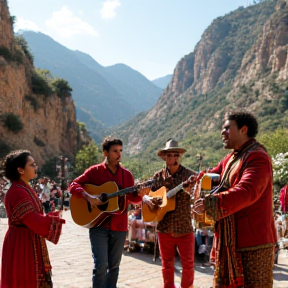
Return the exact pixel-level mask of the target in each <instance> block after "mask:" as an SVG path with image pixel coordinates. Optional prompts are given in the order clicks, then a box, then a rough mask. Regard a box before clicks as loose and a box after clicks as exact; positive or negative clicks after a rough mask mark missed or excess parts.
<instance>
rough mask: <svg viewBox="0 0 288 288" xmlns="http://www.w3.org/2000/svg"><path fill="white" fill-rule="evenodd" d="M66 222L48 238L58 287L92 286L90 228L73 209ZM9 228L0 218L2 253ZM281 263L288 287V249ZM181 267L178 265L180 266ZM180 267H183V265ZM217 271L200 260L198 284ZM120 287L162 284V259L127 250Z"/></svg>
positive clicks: (277, 280) (204, 287) (278, 269)
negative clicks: (75, 218)
mask: <svg viewBox="0 0 288 288" xmlns="http://www.w3.org/2000/svg"><path fill="white" fill-rule="evenodd" d="M63 218H64V219H66V225H64V226H63V232H62V235H61V238H60V241H59V243H58V244H57V245H54V244H52V243H50V242H48V241H47V245H48V249H49V255H50V260H51V264H52V267H53V268H52V271H53V282H54V288H88V287H91V274H92V267H93V261H92V256H91V249H90V242H89V238H88V229H85V228H82V227H80V226H77V225H75V224H74V222H73V220H72V219H71V214H70V211H64V212H63ZM6 230H7V219H3V218H0V253H1V251H2V242H3V239H4V236H5V233H6ZM280 252H281V253H280V255H279V258H278V263H279V264H278V265H275V269H274V286H273V287H275V288H284V287H285V288H287V287H288V252H286V250H285V251H284V250H281V251H280ZM0 264H1V263H0ZM176 265H178V263H176ZM176 268H177V266H176ZM179 269H180V268H179ZM212 277H213V271H212V269H211V268H209V267H204V266H203V265H202V264H201V263H200V262H199V261H196V264H195V281H194V288H209V287H211V284H212ZM180 279H181V273H180V272H179V271H178V272H177V273H175V282H176V283H178V284H179V283H180ZM118 287H119V288H147V287H149V288H161V287H162V276H161V263H160V260H159V259H158V260H157V261H156V262H153V255H151V254H149V253H148V252H125V251H123V257H122V262H121V266H120V275H119V280H118Z"/></svg>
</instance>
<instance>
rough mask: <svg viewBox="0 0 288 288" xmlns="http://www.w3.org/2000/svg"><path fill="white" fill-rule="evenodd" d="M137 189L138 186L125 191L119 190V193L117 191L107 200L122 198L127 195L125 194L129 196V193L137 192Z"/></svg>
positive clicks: (109, 195)
mask: <svg viewBox="0 0 288 288" xmlns="http://www.w3.org/2000/svg"><path fill="white" fill-rule="evenodd" d="M137 189H138V186H133V187H129V188H125V189H122V190H119V191H117V192H115V193H112V194H108V195H107V199H110V198H113V197H116V196H122V195H125V194H128V193H131V192H133V191H134V190H135V191H136V190H137Z"/></svg>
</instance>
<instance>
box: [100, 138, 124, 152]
mask: <svg viewBox="0 0 288 288" xmlns="http://www.w3.org/2000/svg"><path fill="white" fill-rule="evenodd" d="M113 145H120V146H123V145H122V140H121V139H118V138H112V137H106V138H104V140H103V142H102V150H103V151H107V152H109V150H110V148H111V146H113Z"/></svg>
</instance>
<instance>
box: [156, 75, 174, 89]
mask: <svg viewBox="0 0 288 288" xmlns="http://www.w3.org/2000/svg"><path fill="white" fill-rule="evenodd" d="M172 77H173V74H169V75H166V76H164V77H160V78H157V79H155V80H152V83H154V84H155V85H156V86H157V87H159V88H161V89H165V88H166V87H167V86H168V84H169V82H170V81H171V79H172Z"/></svg>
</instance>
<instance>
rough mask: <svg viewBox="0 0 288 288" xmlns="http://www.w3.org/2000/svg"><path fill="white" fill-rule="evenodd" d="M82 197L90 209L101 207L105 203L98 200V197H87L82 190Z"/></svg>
mask: <svg viewBox="0 0 288 288" xmlns="http://www.w3.org/2000/svg"><path fill="white" fill-rule="evenodd" d="M82 196H83V198H85V199H86V200H87V201H88V202H89V203H90V204H91V206H92V207H95V206H98V205H102V204H104V203H105V202H102V201H101V200H100V199H99V196H93V195H89V194H88V193H86V192H85V191H84V190H83V192H82Z"/></svg>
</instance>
